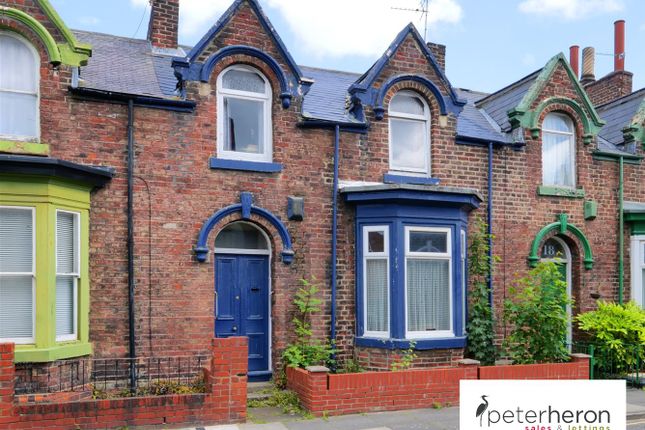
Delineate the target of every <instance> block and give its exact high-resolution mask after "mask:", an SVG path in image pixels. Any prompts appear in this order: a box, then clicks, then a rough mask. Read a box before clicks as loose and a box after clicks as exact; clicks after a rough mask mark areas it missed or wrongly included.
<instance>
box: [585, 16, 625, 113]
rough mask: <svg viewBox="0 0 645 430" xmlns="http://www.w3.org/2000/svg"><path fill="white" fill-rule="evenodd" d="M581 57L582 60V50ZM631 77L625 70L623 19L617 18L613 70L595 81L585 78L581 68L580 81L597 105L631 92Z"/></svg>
mask: <svg viewBox="0 0 645 430" xmlns="http://www.w3.org/2000/svg"><path fill="white" fill-rule="evenodd" d="M585 49H587V48H585ZM582 58H583V62H584V61H585V60H584V58H585V53H584V51H583V53H582ZM632 79H633V74H632V73H630V72H627V71H625V21H624V20H619V21H616V22H615V23H614V70H613V71H612V72H611V73H609V74H607V75H606V76H604V77H602V78H600V79H598V80H597V81H593V80H592V81H589V80H585V72H584V70H583V72H582V79H581V80H580V83H582V84H583V86H584V88H585V90H586V91H587V94H588V95H589V98H590V99H591V102H592V103H593V104H594V105H595V106H599V105H603V104H605V103H609V102H612V101H614V100H616V99H618V98H620V97H624V96H626V95H628V94H631V93H632Z"/></svg>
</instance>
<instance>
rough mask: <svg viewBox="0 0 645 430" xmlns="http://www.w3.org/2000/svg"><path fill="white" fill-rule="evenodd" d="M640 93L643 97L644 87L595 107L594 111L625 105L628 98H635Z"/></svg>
mask: <svg viewBox="0 0 645 430" xmlns="http://www.w3.org/2000/svg"><path fill="white" fill-rule="evenodd" d="M640 93H643V95H644V96H645V87H643V88H640V89H638V90H636V91H633V92H631V93H629V94H626V95H624V96H622V97H618V98H617V99H614V100H612V101H610V102H607V103H603V104H601V105H598V106H596V110H598V109H606V108H608V107H610V106H611V105H618V104H622V103H626V102H627V101H628V99H629V98H630V97H636V95H637V94H639V95H640Z"/></svg>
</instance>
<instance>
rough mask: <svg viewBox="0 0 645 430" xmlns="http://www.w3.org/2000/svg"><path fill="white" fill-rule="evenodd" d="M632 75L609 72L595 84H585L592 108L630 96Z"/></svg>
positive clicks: (621, 72)
mask: <svg viewBox="0 0 645 430" xmlns="http://www.w3.org/2000/svg"><path fill="white" fill-rule="evenodd" d="M633 76H634V75H633V74H632V73H630V72H626V71H624V70H621V71H618V72H611V73H610V74H608V75H607V76H604V77H602V78H600V79H598V80H597V81H595V82H592V83H590V84H587V85H586V86H585V91H587V94H589V98H590V99H591V102H592V103H593V104H594V106H600V105H602V104H605V103H609V102H611V101H614V100H616V99H618V98H620V97H623V96H626V95H628V94H631V92H632V79H633Z"/></svg>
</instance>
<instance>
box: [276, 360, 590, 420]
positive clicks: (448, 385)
mask: <svg viewBox="0 0 645 430" xmlns="http://www.w3.org/2000/svg"><path fill="white" fill-rule="evenodd" d="M323 369H325V368H322V369H315V368H308V369H307V370H305V369H299V368H293V367H289V368H287V386H288V388H289V389H291V390H293V391H295V392H296V393H297V394H298V397H299V398H300V401H301V402H302V405H303V406H304V407H305V409H307V410H308V411H310V412H311V413H313V414H314V415H316V416H322V415H343V414H355V413H363V412H374V411H388V410H404V409H417V408H429V407H438V406H456V405H458V404H459V381H460V380H462V379H520V380H522V379H589V356H586V355H582V354H580V355H575V354H574V355H572V358H571V362H569V363H557V364H529V365H517V366H483V367H481V366H479V362H478V361H474V360H462V362H460V363H458V364H457V366H456V367H450V368H433V369H425V370H416V369H411V370H402V371H396V372H365V373H347V374H329V373H327V372H325V371H318V370H323Z"/></svg>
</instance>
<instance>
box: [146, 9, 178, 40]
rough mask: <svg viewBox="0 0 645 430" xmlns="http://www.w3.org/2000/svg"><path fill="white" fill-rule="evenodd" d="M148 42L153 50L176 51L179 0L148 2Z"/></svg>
mask: <svg viewBox="0 0 645 430" xmlns="http://www.w3.org/2000/svg"><path fill="white" fill-rule="evenodd" d="M150 5H151V7H152V8H151V10H150V24H149V25H148V40H149V41H150V42H151V43H152V46H153V47H155V48H161V49H176V48H177V44H178V40H179V39H178V38H179V0H150Z"/></svg>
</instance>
